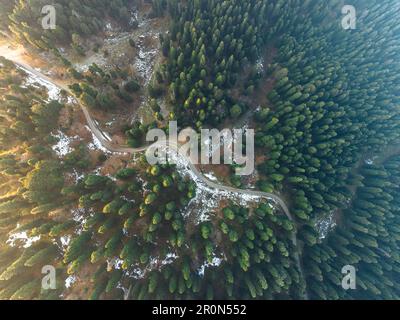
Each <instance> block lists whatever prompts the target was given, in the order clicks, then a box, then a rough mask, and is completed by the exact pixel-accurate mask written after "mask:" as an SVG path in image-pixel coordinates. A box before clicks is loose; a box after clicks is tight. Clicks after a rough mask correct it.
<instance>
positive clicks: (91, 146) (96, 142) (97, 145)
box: [85, 125, 111, 154]
mask: <svg viewBox="0 0 400 320" xmlns="http://www.w3.org/2000/svg"><path fill="white" fill-rule="evenodd" d="M85 128H86V129H87V130H88V131H89V132H90V133H91V134H92V138H93V142H91V143H89V144H88V148H89V149H90V150H101V151H102V152H104V153H106V154H110V153H111V152H110V151H108V150H107V149H106V148H104V147H103V145H102V144H101V142H100V140H99V139H97V137H96V135H95V134H94V133H93V132H92V130H90V128H89V126H87V125H85Z"/></svg>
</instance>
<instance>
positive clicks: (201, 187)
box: [168, 152, 274, 225]
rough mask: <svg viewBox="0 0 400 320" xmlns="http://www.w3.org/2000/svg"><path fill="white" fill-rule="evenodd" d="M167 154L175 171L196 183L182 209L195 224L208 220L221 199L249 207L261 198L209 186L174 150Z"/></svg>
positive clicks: (185, 215) (184, 214) (186, 216)
mask: <svg viewBox="0 0 400 320" xmlns="http://www.w3.org/2000/svg"><path fill="white" fill-rule="evenodd" d="M168 155H169V158H170V160H172V162H173V163H175V164H176V168H177V172H178V173H179V174H180V175H181V176H182V177H184V178H186V177H188V178H190V179H191V180H192V181H194V183H195V184H196V195H195V197H194V198H193V199H191V200H190V202H189V204H188V205H187V207H186V208H185V209H183V210H182V215H183V216H184V217H185V218H189V216H190V219H191V220H192V221H193V223H195V224H196V225H197V224H200V223H201V222H204V221H209V220H210V216H211V215H212V214H213V213H214V212H215V210H216V209H218V208H219V205H220V202H221V201H222V200H230V201H232V202H233V203H235V204H237V205H240V206H243V207H249V205H250V204H251V203H259V202H261V201H262V200H263V198H262V197H259V196H253V195H248V194H240V193H234V192H229V191H225V190H218V189H213V188H210V187H209V186H208V185H207V184H206V183H204V181H202V180H201V179H200V178H198V177H197V176H196V174H195V172H193V171H192V170H191V169H190V167H189V162H188V160H187V159H186V158H185V157H183V156H182V155H180V154H176V152H168ZM269 205H270V206H271V208H274V207H273V205H272V204H271V203H269ZM193 215H195V216H193Z"/></svg>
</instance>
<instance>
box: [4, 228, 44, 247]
mask: <svg viewBox="0 0 400 320" xmlns="http://www.w3.org/2000/svg"><path fill="white" fill-rule="evenodd" d="M39 240H40V236H36V237H29V236H28V234H27V233H26V231H23V232H17V233H13V234H11V235H10V237H9V238H8V240H7V241H6V244H8V245H9V246H10V247H15V246H16V245H17V242H19V243H21V242H22V244H23V247H24V248H29V247H30V246H32V244H33V243H35V242H36V241H39Z"/></svg>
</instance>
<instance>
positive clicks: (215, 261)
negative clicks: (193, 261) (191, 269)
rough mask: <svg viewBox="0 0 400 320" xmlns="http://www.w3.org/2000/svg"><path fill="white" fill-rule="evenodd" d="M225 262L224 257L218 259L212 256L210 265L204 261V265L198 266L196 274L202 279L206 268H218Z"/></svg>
mask: <svg viewBox="0 0 400 320" xmlns="http://www.w3.org/2000/svg"><path fill="white" fill-rule="evenodd" d="M225 260H226V258H225V257H220V258H219V257H216V256H214V257H213V259H212V261H211V263H210V262H208V261H204V263H203V264H202V265H201V266H200V268H199V269H197V274H198V275H199V276H200V277H204V273H205V271H206V269H207V268H210V267H219V266H220V265H221V264H222V262H224V261H225Z"/></svg>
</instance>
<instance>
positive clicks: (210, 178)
mask: <svg viewBox="0 0 400 320" xmlns="http://www.w3.org/2000/svg"><path fill="white" fill-rule="evenodd" d="M204 176H205V177H206V178H207V179H208V180H211V181H218V178H217V177H216V176H215V175H214V173H213V172H209V173H204Z"/></svg>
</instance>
